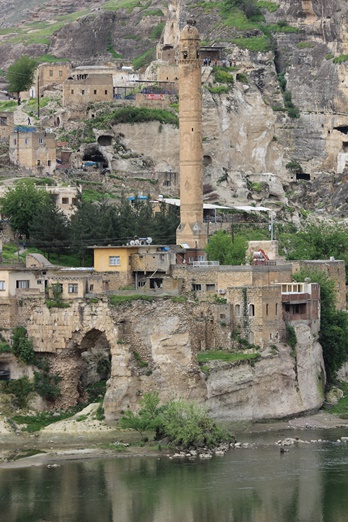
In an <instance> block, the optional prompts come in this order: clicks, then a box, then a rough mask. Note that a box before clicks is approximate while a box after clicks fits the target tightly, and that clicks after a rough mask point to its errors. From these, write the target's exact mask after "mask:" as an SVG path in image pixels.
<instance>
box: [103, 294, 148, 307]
mask: <svg viewBox="0 0 348 522" xmlns="http://www.w3.org/2000/svg"><path fill="white" fill-rule="evenodd" d="M153 300H154V297H152V296H150V295H140V294H134V295H111V296H110V298H109V303H110V304H111V305H113V306H118V305H122V304H123V303H129V302H131V301H149V302H150V303H152V301H153Z"/></svg>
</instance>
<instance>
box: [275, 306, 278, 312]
mask: <svg viewBox="0 0 348 522" xmlns="http://www.w3.org/2000/svg"><path fill="white" fill-rule="evenodd" d="M275 312H276V315H278V303H276V310H275Z"/></svg>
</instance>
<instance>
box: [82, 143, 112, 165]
mask: <svg viewBox="0 0 348 522" xmlns="http://www.w3.org/2000/svg"><path fill="white" fill-rule="evenodd" d="M82 161H84V162H85V161H92V162H94V163H96V164H97V165H96V166H97V167H101V168H103V169H106V168H108V162H107V161H106V159H105V158H104V156H103V154H102V153H101V152H100V150H99V149H98V147H97V146H95V145H94V146H93V145H92V146H90V147H88V148H87V149H86V150H85V152H84V155H83V158H82Z"/></svg>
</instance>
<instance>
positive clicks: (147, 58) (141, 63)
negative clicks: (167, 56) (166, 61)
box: [132, 47, 156, 71]
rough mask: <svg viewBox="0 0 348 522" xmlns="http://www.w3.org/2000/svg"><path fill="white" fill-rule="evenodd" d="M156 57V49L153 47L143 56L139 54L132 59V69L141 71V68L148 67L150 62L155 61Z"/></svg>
mask: <svg viewBox="0 0 348 522" xmlns="http://www.w3.org/2000/svg"><path fill="white" fill-rule="evenodd" d="M155 55H156V49H155V47H152V48H151V49H149V50H148V51H146V52H145V53H144V54H141V55H140V56H138V57H137V58H134V60H133V62H132V63H133V65H134V69H135V70H136V71H137V70H138V69H141V68H142V67H145V66H146V65H149V64H150V63H151V62H152V60H154V59H155Z"/></svg>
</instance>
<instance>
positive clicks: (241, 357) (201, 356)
mask: <svg viewBox="0 0 348 522" xmlns="http://www.w3.org/2000/svg"><path fill="white" fill-rule="evenodd" d="M259 357H260V354H258V353H234V352H229V351H223V350H209V351H207V352H199V353H198V355H197V360H198V362H199V363H207V362H209V361H224V362H236V361H246V360H250V359H258V358H259Z"/></svg>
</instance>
